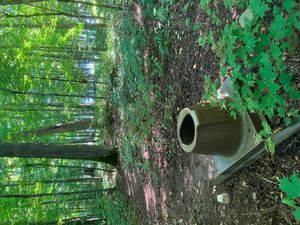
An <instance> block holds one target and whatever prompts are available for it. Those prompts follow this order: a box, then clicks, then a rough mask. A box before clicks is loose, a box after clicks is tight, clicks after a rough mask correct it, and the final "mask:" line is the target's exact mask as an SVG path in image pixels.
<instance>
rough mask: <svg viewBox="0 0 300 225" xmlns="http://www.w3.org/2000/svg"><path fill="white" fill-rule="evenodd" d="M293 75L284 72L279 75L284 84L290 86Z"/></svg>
mask: <svg viewBox="0 0 300 225" xmlns="http://www.w3.org/2000/svg"><path fill="white" fill-rule="evenodd" d="M292 78H293V76H291V75H288V74H286V73H283V74H281V75H280V76H279V81H280V83H281V84H282V86H289V85H290V84H291V80H292Z"/></svg>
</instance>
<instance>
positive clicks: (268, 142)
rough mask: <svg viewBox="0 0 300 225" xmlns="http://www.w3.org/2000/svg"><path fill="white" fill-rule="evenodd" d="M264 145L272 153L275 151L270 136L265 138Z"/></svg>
mask: <svg viewBox="0 0 300 225" xmlns="http://www.w3.org/2000/svg"><path fill="white" fill-rule="evenodd" d="M266 147H267V150H268V151H269V152H270V153H271V154H272V155H273V154H274V153H275V144H274V142H273V140H272V138H271V137H269V138H267V140H266Z"/></svg>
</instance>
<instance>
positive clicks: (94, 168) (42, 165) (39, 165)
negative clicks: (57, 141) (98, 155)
mask: <svg viewBox="0 0 300 225" xmlns="http://www.w3.org/2000/svg"><path fill="white" fill-rule="evenodd" d="M35 166H38V167H57V168H74V169H83V170H84V169H89V170H99V171H105V172H116V171H115V170H107V169H101V168H97V167H84V166H66V165H50V164H42V163H35V164H25V167H35Z"/></svg>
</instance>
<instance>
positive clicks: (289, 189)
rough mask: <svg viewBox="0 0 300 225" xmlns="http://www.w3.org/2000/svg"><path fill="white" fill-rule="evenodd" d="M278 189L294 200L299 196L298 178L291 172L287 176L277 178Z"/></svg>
mask: <svg viewBox="0 0 300 225" xmlns="http://www.w3.org/2000/svg"><path fill="white" fill-rule="evenodd" d="M279 184H280V189H281V190H282V191H283V192H285V193H286V195H287V197H288V198H289V199H291V200H295V199H296V198H298V197H300V178H299V177H298V176H297V175H296V173H293V175H292V176H291V177H290V179H289V178H287V177H284V178H281V179H280V180H279Z"/></svg>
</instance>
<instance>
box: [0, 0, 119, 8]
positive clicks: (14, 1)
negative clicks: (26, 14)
mask: <svg viewBox="0 0 300 225" xmlns="http://www.w3.org/2000/svg"><path fill="white" fill-rule="evenodd" d="M56 1H57V2H66V3H74V4H81V5H88V6H96V7H100V8H107V9H115V10H122V7H120V6H114V5H107V4H97V3H92V2H87V1H77V0H56ZM38 2H47V0H23V1H22V0H2V1H1V2H0V5H22V4H32V3H38Z"/></svg>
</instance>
